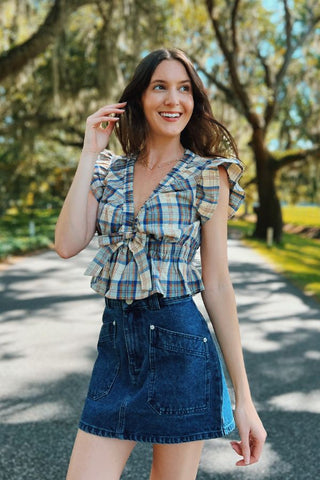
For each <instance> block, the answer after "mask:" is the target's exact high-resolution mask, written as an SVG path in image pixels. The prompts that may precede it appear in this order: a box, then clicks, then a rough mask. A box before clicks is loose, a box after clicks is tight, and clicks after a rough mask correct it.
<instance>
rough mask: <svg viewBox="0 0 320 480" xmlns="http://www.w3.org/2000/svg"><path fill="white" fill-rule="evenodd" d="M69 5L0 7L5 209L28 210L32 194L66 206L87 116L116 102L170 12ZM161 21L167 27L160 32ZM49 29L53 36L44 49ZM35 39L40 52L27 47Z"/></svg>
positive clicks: (1, 201)
mask: <svg viewBox="0 0 320 480" xmlns="http://www.w3.org/2000/svg"><path fill="white" fill-rule="evenodd" d="M64 3H67V4H68V8H67V9H66V10H61V8H62V4H63V2H61V1H54V2H53V1H51V2H48V1H47V0H45V1H44V0H42V1H40V2H38V1H37V2H36V1H35V0H22V1H18V0H7V1H5V2H2V4H1V5H0V13H1V15H0V26H1V27H2V28H1V29H0V39H1V40H2V41H1V43H2V44H3V45H4V47H5V49H6V53H4V54H3V55H2V56H1V60H0V64H1V61H2V64H1V65H0V68H1V72H2V68H3V66H4V65H7V67H6V78H4V80H3V83H2V87H1V88H0V113H1V117H2V119H3V120H4V121H3V124H2V126H1V127H0V178H1V186H0V210H2V211H3V210H5V209H6V208H8V206H9V205H10V204H11V205H23V204H24V203H25V199H26V198H28V194H29V192H30V189H31V190H32V194H33V197H34V198H35V201H36V202H37V203H38V204H40V203H41V205H43V204H45V203H46V202H47V203H54V204H56V203H59V202H61V201H62V199H63V196H64V194H65V193H66V191H65V189H66V188H67V183H68V182H67V181H65V179H66V176H67V175H69V177H71V175H72V170H73V169H74V168H75V166H76V163H77V158H78V155H79V153H78V151H79V148H81V147H82V140H83V132H84V126H85V118H86V116H87V115H88V114H89V112H92V111H94V110H95V109H96V108H98V107H99V106H101V104H103V103H107V102H109V101H115V100H116V99H117V98H118V96H119V95H120V92H121V90H122V88H123V86H124V84H125V83H126V82H127V80H128V78H129V76H130V75H131V74H132V69H133V66H134V65H135V64H136V62H137V60H138V59H139V58H140V55H141V50H147V49H149V48H153V46H154V45H155V44H158V43H160V42H161V41H162V40H161V35H162V29H161V25H162V24H163V23H164V22H163V19H164V18H165V12H164V11H163V9H162V8H161V5H159V1H158V0H150V2H148V4H145V3H144V2H139V1H135V0H122V1H118V0H108V1H98V0H97V1H91V2H89V1H83V0H82V1H78V2H76V1H75V0H74V1H72V2H64ZM72 8H73V11H72ZM53 12H55V14H54V13H53ZM26 18H28V19H29V21H28V22H26V21H25V19H26ZM48 18H51V23H50V22H48ZM48 24H50V28H51V30H50V28H49V27H48ZM155 24H159V25H160V27H159V28H157V29H154V25H155ZM44 26H46V27H48V28H49V34H48V36H49V39H48V40H46V41H44V40H43V44H42V45H41V42H40V43H39V38H41V35H42V33H43V31H44V28H45V27H44ZM50 32H51V33H50ZM33 42H34V45H35V44H36V45H37V50H36V49H35V48H34V49H33V48H31V49H28V48H27V47H28V45H29V46H30V44H32V43H33ZM48 42H49V43H48ZM21 50H23V51H25V52H27V53H26V57H25V58H24V59H23V63H20V61H19V62H18V61H17V58H20V59H21V56H20V55H18V53H17V52H19V51H20V53H21ZM30 51H32V54H30V55H29V53H30ZM11 62H12V63H11ZM8 65H10V67H8ZM16 72H19V74H18V75H17V73H16ZM34 180H36V186H35V185H34V183H33V182H34ZM62 180H63V181H62ZM69 181H70V178H69ZM37 185H38V187H37ZM45 185H47V186H45ZM37 188H38V190H37ZM61 188H63V190H62V191H61ZM59 189H60V191H59ZM29 197H30V196H29Z"/></svg>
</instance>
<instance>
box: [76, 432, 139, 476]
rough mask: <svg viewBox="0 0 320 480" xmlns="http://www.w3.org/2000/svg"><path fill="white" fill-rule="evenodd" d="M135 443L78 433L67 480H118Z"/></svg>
mask: <svg viewBox="0 0 320 480" xmlns="http://www.w3.org/2000/svg"><path fill="white" fill-rule="evenodd" d="M135 445H136V442H133V441H130V440H118V439H116V438H105V437H99V436H97V435H92V434H90V433H86V432H83V431H82V430H79V431H78V434H77V436H76V440H75V443H74V447H73V451H72V455H71V459H70V464H69V470H68V473H67V480H93V479H94V480H119V478H120V476H121V473H122V471H123V469H124V466H125V464H126V462H127V460H128V458H129V456H130V453H131V452H132V450H133V448H134V447H135Z"/></svg>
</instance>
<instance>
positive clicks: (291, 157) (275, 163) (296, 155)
mask: <svg viewBox="0 0 320 480" xmlns="http://www.w3.org/2000/svg"><path fill="white" fill-rule="evenodd" d="M318 153H320V146H319V147H315V148H309V149H305V150H293V151H292V150H291V151H289V152H287V153H285V154H282V153H281V154H280V155H279V156H280V157H281V158H280V159H277V157H278V155H277V153H276V152H272V153H270V157H271V158H270V160H271V162H272V169H273V170H275V171H278V170H280V169H281V168H283V167H286V166H287V165H291V164H292V163H295V162H299V161H300V162H301V161H302V160H305V159H306V158H307V157H309V156H316V154H318ZM278 158H279V157H278ZM315 160H317V161H320V157H319V156H317V157H315Z"/></svg>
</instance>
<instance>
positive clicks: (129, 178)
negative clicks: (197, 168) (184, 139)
mask: <svg viewBox="0 0 320 480" xmlns="http://www.w3.org/2000/svg"><path fill="white" fill-rule="evenodd" d="M187 153H188V149H185V150H184V152H183V155H182V156H181V157H180V159H179V160H178V161H177V162H176V164H175V165H174V166H173V167H172V168H171V170H169V172H167V173H166V174H165V175H164V177H163V178H162V179H161V180H160V182H159V183H158V184H157V185H156V187H155V188H154V189H153V190H152V192H151V193H150V195H149V197H148V198H147V199H146V201H145V202H144V203H143V204H142V205H141V207H140V208H139V210H138V212H137V214H136V215H135V212H134V209H135V205H134V192H133V182H134V166H135V162H136V160H137V155H133V156H131V157H130V159H129V161H128V164H127V169H126V181H125V184H126V195H125V197H126V213H127V214H130V215H131V217H132V218H133V220H134V221H136V220H137V218H138V217H139V215H140V213H141V212H142V210H143V208H144V207H145V206H146V205H147V204H148V203H149V202H150V201H151V199H152V198H153V197H154V196H155V195H156V194H157V193H158V192H159V190H160V189H161V188H162V187H163V186H165V185H166V184H167V183H168V181H169V179H171V178H172V177H173V176H174V175H175V173H176V172H177V171H178V170H179V169H180V167H181V165H182V164H183V163H184V162H185V159H186V157H187Z"/></svg>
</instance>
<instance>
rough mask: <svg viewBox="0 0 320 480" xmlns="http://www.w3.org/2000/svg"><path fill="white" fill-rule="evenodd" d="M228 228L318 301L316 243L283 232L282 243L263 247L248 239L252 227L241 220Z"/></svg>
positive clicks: (319, 270)
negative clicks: (240, 232) (241, 233)
mask: <svg viewBox="0 0 320 480" xmlns="http://www.w3.org/2000/svg"><path fill="white" fill-rule="evenodd" d="M229 224H230V227H232V228H236V229H240V230H241V231H242V232H243V233H244V242H245V243H246V244H247V245H249V246H250V247H252V248H254V249H255V250H257V251H258V252H260V253H261V254H262V255H263V256H265V257H266V258H267V259H268V260H270V262H271V263H272V264H273V266H274V267H275V269H276V270H277V271H279V272H281V273H282V274H283V275H284V276H285V277H287V278H288V279H289V280H291V281H292V283H293V284H295V285H296V286H297V287H299V288H301V289H302V290H303V291H304V292H305V293H306V294H308V295H314V296H315V297H316V298H317V299H318V300H319V301H320V240H316V239H309V238H304V237H302V236H299V235H294V234H289V233H284V234H283V241H282V244H280V245H276V244H274V245H273V246H272V247H267V246H266V243H265V242H263V241H260V240H256V239H253V238H251V237H250V235H251V234H252V232H253V228H254V225H253V224H252V223H250V222H246V221H244V220H232V221H230V222H229Z"/></svg>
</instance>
